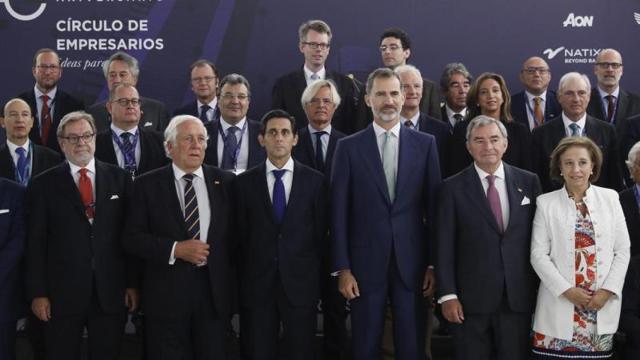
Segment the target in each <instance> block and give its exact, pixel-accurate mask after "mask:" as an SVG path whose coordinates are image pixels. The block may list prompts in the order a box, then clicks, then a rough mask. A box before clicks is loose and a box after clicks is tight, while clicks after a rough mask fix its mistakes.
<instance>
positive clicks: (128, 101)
mask: <svg viewBox="0 0 640 360" xmlns="http://www.w3.org/2000/svg"><path fill="white" fill-rule="evenodd" d="M112 102H114V103H118V105H120V106H122V107H127V106H129V104H131V106H140V99H137V98H132V99H127V98H120V99H116V100H113V101H112Z"/></svg>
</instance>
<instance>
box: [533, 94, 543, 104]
mask: <svg viewBox="0 0 640 360" xmlns="http://www.w3.org/2000/svg"><path fill="white" fill-rule="evenodd" d="M541 101H542V98H541V97H540V96H536V97H534V98H533V102H534V103H535V104H536V105H540V102H541Z"/></svg>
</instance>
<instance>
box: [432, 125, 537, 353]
mask: <svg viewBox="0 0 640 360" xmlns="http://www.w3.org/2000/svg"><path fill="white" fill-rule="evenodd" d="M507 142H508V141H507V130H506V129H505V127H504V125H503V124H502V123H501V122H500V121H497V120H495V119H493V118H490V117H487V116H483V115H480V116H478V117H476V118H474V119H473V120H472V121H471V122H470V123H469V126H468V128H467V150H468V151H469V153H471V156H472V157H473V159H474V163H473V165H471V166H469V167H467V168H466V169H465V170H463V171H462V172H460V173H459V174H457V175H455V176H452V177H450V178H448V179H447V180H445V181H444V183H443V186H442V190H441V191H440V199H439V203H438V217H437V226H436V229H437V237H436V238H437V252H436V259H437V260H436V277H437V283H438V291H437V292H438V303H440V304H441V305H442V314H443V315H444V317H445V318H446V319H447V320H448V321H449V322H451V323H452V324H451V326H450V328H451V332H452V333H453V337H454V344H455V349H456V359H457V360H463V359H490V358H492V355H493V356H496V358H497V359H499V360H507V359H509V360H512V359H514V360H515V359H523V360H524V359H528V354H529V331H530V329H531V327H530V324H531V313H532V311H533V306H534V304H535V286H536V276H535V274H534V272H533V269H532V268H531V265H530V263H529V247H530V241H531V223H532V221H533V216H534V213H535V201H536V197H537V196H538V195H539V194H540V183H539V181H538V178H537V177H536V175H535V174H532V173H530V172H527V171H525V170H521V169H519V168H516V167H514V166H510V165H509V164H506V163H504V162H502V155H503V154H504V152H505V150H506V149H507ZM479 269H482V271H478V270H479Z"/></svg>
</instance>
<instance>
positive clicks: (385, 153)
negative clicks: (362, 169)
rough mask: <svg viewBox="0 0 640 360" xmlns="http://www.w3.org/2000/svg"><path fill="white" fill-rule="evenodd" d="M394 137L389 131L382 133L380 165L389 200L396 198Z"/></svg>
mask: <svg viewBox="0 0 640 360" xmlns="http://www.w3.org/2000/svg"><path fill="white" fill-rule="evenodd" d="M394 141H395V137H394V135H393V133H392V132H391V131H387V132H385V133H384V144H383V145H382V167H383V169H384V177H385V179H386V180H387V190H388V191H389V200H391V202H393V201H394V200H395V198H396V147H395V146H394Z"/></svg>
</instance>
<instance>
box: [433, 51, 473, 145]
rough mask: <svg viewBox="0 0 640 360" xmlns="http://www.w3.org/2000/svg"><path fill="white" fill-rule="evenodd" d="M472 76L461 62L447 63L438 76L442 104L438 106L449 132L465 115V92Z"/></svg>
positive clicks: (466, 92) (469, 85)
mask: <svg viewBox="0 0 640 360" xmlns="http://www.w3.org/2000/svg"><path fill="white" fill-rule="evenodd" d="M472 81H473V77H472V76H471V73H470V72H469V70H467V68H466V66H464V64H463V63H449V64H447V65H446V66H445V67H444V70H443V71H442V76H441V77H440V91H442V95H443V96H444V104H443V105H442V106H441V107H440V113H441V115H442V121H444V122H445V123H447V125H449V132H450V133H453V128H454V127H455V126H456V124H457V123H459V122H462V121H463V120H464V119H465V118H466V116H467V94H468V93H469V89H470V88H471V82H472Z"/></svg>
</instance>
